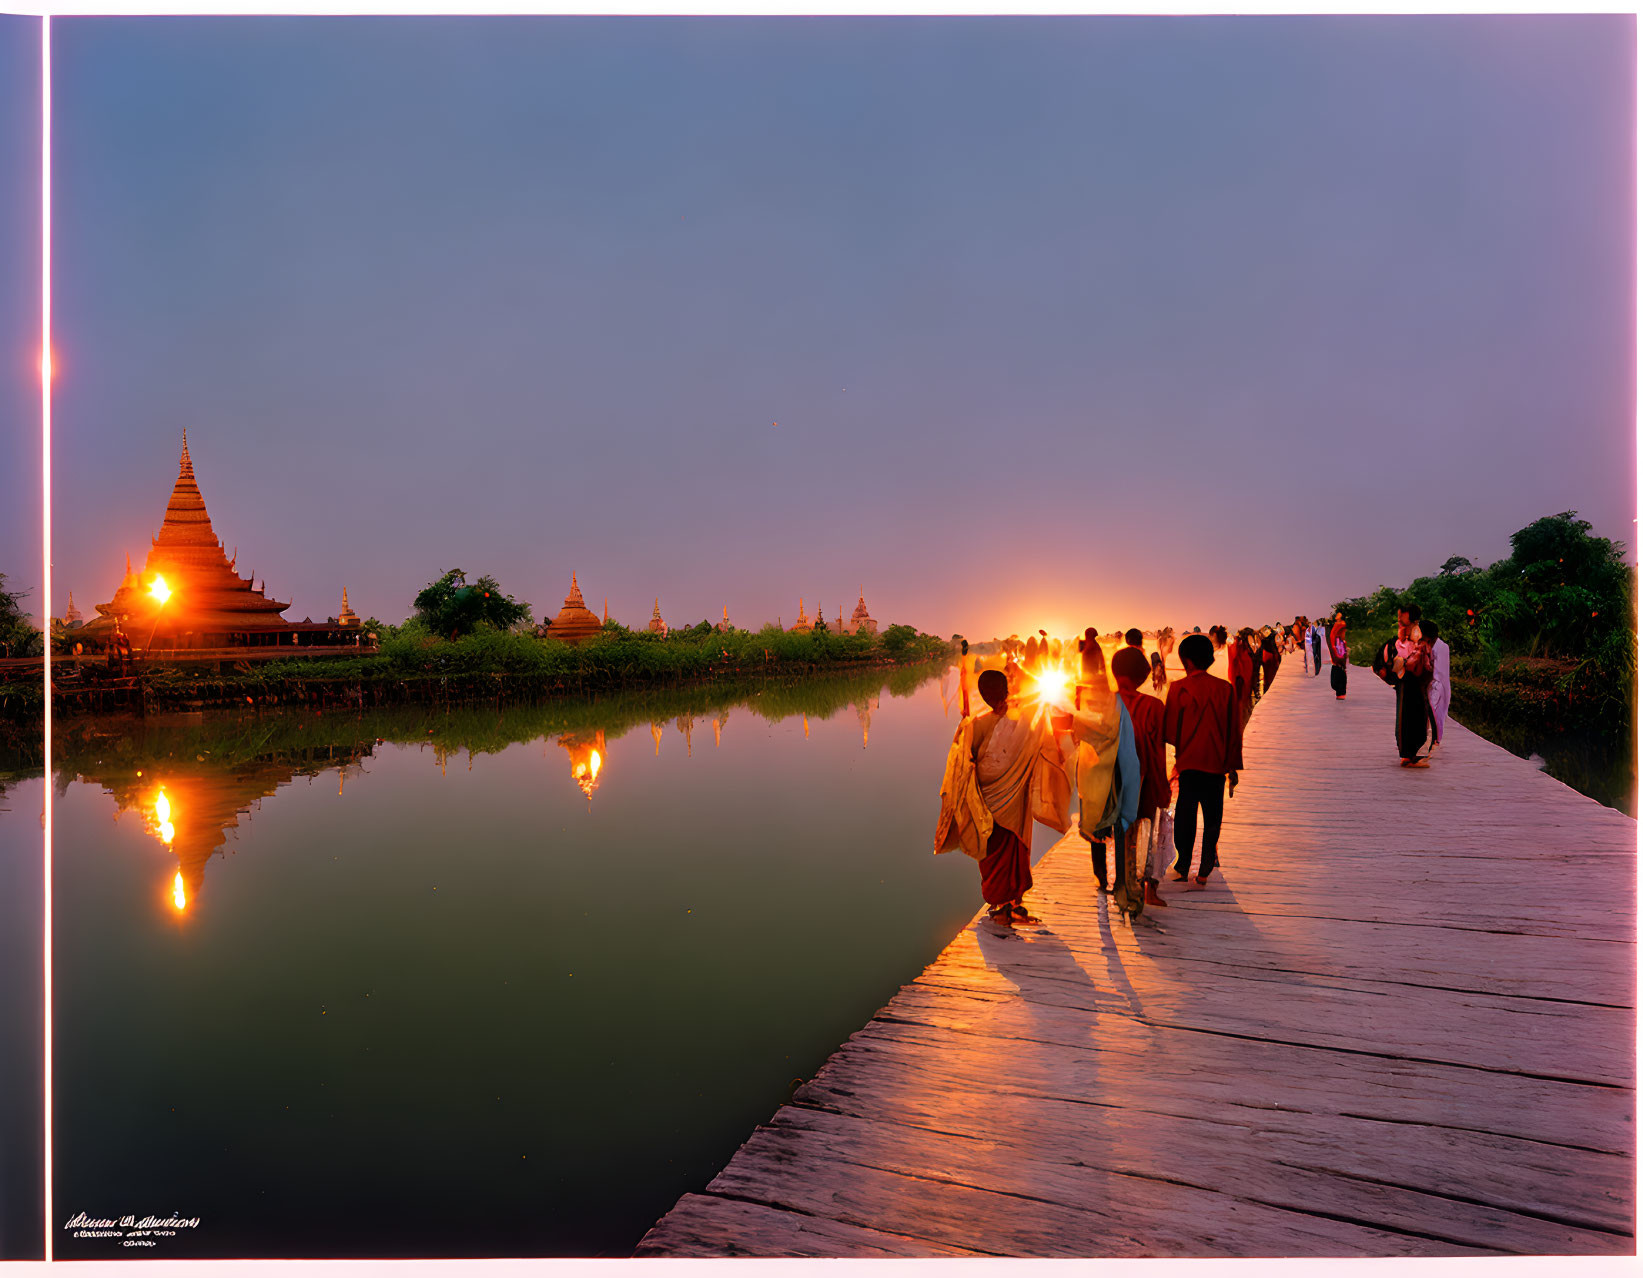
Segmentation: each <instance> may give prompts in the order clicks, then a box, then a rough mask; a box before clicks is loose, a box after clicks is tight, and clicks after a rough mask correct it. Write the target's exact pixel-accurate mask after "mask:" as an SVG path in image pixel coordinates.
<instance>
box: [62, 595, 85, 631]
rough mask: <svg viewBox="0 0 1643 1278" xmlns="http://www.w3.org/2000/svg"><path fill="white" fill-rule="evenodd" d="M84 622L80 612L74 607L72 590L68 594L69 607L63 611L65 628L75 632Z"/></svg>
mask: <svg viewBox="0 0 1643 1278" xmlns="http://www.w3.org/2000/svg"><path fill="white" fill-rule="evenodd" d="M84 620H85V618H84V617H82V616H81V615H80V610H79V609H78V608H76V607H75V606H74V592H73V591H72V590H71V591H69V592H68V607H67V608H65V609H64V610H63V628H64V629H65V630H73V629H74V628H75V627H77V626H78V625H80V623H81V622H83V621H84Z"/></svg>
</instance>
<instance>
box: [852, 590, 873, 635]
mask: <svg viewBox="0 0 1643 1278" xmlns="http://www.w3.org/2000/svg"><path fill="white" fill-rule="evenodd" d="M878 632H879V623H878V622H876V621H874V620H873V619H872V618H871V617H869V616H868V615H867V592H866V590H865V589H864V590H863V591H862V592H861V593H860V594H858V595H857V596H856V610H855V611H854V612H852V613H851V614H850V633H851V634H853V635H876V634H878Z"/></svg>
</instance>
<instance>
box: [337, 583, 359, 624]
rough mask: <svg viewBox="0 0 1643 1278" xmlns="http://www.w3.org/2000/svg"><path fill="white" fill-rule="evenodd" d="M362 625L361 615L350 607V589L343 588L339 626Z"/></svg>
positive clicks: (338, 615)
mask: <svg viewBox="0 0 1643 1278" xmlns="http://www.w3.org/2000/svg"><path fill="white" fill-rule="evenodd" d="M359 624H360V621H359V614H358V613H357V612H355V611H354V610H353V609H352V608H350V607H349V606H348V587H347V586H344V587H343V588H342V611H341V612H339V613H337V625H339V626H357V625H359Z"/></svg>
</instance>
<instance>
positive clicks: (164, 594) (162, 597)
mask: <svg viewBox="0 0 1643 1278" xmlns="http://www.w3.org/2000/svg"><path fill="white" fill-rule="evenodd" d="M148 593H149V594H151V595H153V596H154V598H156V599H157V600H159V601H160V602H161V603H162V604H163V603H164V602H165V601H166V600H167V599H169V598H171V587H170V586H168V585H166V584H165V578H164V577H162V576H160V574H159V573H155V574H154V584H153V585H151V586H150V587H149V588H148Z"/></svg>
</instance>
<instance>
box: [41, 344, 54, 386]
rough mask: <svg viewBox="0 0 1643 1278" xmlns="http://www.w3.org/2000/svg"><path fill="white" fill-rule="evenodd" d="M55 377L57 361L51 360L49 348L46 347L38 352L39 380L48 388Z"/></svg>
mask: <svg viewBox="0 0 1643 1278" xmlns="http://www.w3.org/2000/svg"><path fill="white" fill-rule="evenodd" d="M55 376H57V361H56V360H55V359H53V358H52V354H51V347H49V346H47V347H46V348H45V349H43V350H42V351H41V352H40V380H41V381H42V382H45V383H46V384H47V385H48V386H49V385H50V384H51V379H52V378H54V377H55Z"/></svg>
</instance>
